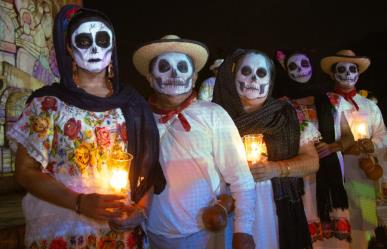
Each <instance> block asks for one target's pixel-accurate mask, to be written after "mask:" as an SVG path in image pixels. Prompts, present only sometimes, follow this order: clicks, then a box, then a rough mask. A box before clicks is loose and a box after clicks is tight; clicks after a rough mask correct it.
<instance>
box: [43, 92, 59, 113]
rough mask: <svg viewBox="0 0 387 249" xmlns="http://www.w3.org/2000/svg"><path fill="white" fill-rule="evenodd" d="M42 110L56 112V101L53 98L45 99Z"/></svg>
mask: <svg viewBox="0 0 387 249" xmlns="http://www.w3.org/2000/svg"><path fill="white" fill-rule="evenodd" d="M42 110H43V111H45V112H47V111H49V110H53V111H56V110H57V106H56V99H55V98H54V97H51V96H49V97H45V98H44V100H43V102H42Z"/></svg>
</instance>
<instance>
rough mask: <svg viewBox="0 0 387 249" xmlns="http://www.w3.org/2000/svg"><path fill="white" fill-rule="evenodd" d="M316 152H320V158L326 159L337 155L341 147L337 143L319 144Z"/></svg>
mask: <svg viewBox="0 0 387 249" xmlns="http://www.w3.org/2000/svg"><path fill="white" fill-rule="evenodd" d="M315 146H316V150H317V152H318V156H319V157H320V158H324V157H327V156H329V155H330V154H332V153H335V152H337V151H339V150H340V145H339V144H337V143H331V144H327V143H324V142H320V143H317V144H316V145H315Z"/></svg>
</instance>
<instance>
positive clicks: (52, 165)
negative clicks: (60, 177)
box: [46, 161, 56, 174]
mask: <svg viewBox="0 0 387 249" xmlns="http://www.w3.org/2000/svg"><path fill="white" fill-rule="evenodd" d="M55 164H56V162H55V161H52V162H49V163H48V164H47V167H46V170H47V171H48V172H50V173H51V174H54V165H55Z"/></svg>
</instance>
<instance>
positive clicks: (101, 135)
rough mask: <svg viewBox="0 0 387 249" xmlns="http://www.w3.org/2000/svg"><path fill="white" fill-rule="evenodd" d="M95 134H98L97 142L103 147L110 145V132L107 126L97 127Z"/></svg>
mask: <svg viewBox="0 0 387 249" xmlns="http://www.w3.org/2000/svg"><path fill="white" fill-rule="evenodd" d="M95 135H96V136H97V143H98V145H100V146H102V147H106V146H108V145H110V132H109V130H108V129H107V128H106V127H96V128H95Z"/></svg>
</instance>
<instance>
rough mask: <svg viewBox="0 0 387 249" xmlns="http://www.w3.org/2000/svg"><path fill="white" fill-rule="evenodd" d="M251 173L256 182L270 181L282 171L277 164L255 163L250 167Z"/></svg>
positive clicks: (269, 162) (267, 162)
mask: <svg viewBox="0 0 387 249" xmlns="http://www.w3.org/2000/svg"><path fill="white" fill-rule="evenodd" d="M250 171H251V174H252V175H253V177H254V180H255V181H256V182H259V181H265V180H270V179H272V178H274V177H278V176H279V175H280V174H281V170H280V168H279V166H278V165H277V163H276V162H272V161H264V162H258V163H255V164H253V165H251V166H250Z"/></svg>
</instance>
